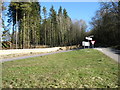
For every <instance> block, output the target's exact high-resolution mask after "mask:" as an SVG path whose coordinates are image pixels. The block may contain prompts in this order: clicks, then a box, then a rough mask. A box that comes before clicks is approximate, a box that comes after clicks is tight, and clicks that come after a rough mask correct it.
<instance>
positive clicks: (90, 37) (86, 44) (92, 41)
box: [82, 35, 95, 48]
mask: <svg viewBox="0 0 120 90" xmlns="http://www.w3.org/2000/svg"><path fill="white" fill-rule="evenodd" d="M92 37H94V35H91V36H88V37H85V39H87V40H88V42H85V41H83V42H82V46H84V48H85V46H88V48H89V47H90V42H89V41H91V43H92V48H94V44H95V40H93V39H92Z"/></svg>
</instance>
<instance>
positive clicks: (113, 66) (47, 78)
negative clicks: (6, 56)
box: [2, 49, 118, 88]
mask: <svg viewBox="0 0 120 90" xmlns="http://www.w3.org/2000/svg"><path fill="white" fill-rule="evenodd" d="M2 80H3V82H2V83H3V88H42V87H43V88H46V87H47V88H106V87H110V88H116V87H117V86H118V83H117V82H118V63H117V62H115V61H114V60H112V59H110V58H109V57H107V56H105V55H104V54H102V53H101V52H99V51H97V50H93V49H82V50H77V51H71V52H64V53H58V54H53V55H47V56H41V57H34V58H29V59H23V60H17V61H10V62H5V63H3V78H2Z"/></svg>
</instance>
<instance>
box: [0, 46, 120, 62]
mask: <svg viewBox="0 0 120 90" xmlns="http://www.w3.org/2000/svg"><path fill="white" fill-rule="evenodd" d="M94 49H96V50H98V51H101V52H102V53H104V54H105V55H107V56H108V57H110V58H112V59H114V60H115V61H117V62H119V63H120V51H116V50H113V49H110V48H94ZM75 50H76V49H75ZM69 51H73V50H67V51H66V50H62V51H57V52H51V53H44V54H37V55H32V56H22V57H16V58H11V59H3V60H1V61H0V62H6V61H14V60H20V59H26V58H31V57H39V56H45V55H51V54H55V53H61V52H69Z"/></svg>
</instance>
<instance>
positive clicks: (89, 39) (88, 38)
mask: <svg viewBox="0 0 120 90" xmlns="http://www.w3.org/2000/svg"><path fill="white" fill-rule="evenodd" d="M85 39H87V40H88V42H89V41H92V38H91V37H85ZM89 43H90V42H89ZM89 47H90V45H89V46H88V48H89Z"/></svg>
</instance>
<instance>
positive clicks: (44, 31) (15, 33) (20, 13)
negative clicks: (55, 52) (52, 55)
mask: <svg viewBox="0 0 120 90" xmlns="http://www.w3.org/2000/svg"><path fill="white" fill-rule="evenodd" d="M8 17H9V20H8V23H9V25H8V27H11V26H12V33H11V34H10V35H11V40H10V41H11V42H12V46H13V47H16V48H32V47H36V46H38V45H48V46H50V47H54V46H66V45H76V44H80V42H81V41H82V40H83V39H84V36H85V31H86V28H87V25H86V23H85V21H84V20H79V21H78V20H76V21H74V22H72V20H71V18H70V17H69V15H68V13H67V11H66V9H62V7H61V6H60V8H59V10H58V12H56V11H55V9H54V6H51V8H50V11H49V13H48V11H47V9H46V7H45V6H44V7H43V8H42V9H41V6H40V3H39V2H11V3H10V5H9V9H8ZM10 30H11V29H10ZM8 31H9V30H8ZM15 45H16V46H15Z"/></svg>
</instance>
